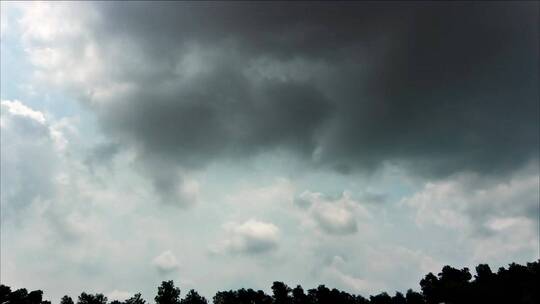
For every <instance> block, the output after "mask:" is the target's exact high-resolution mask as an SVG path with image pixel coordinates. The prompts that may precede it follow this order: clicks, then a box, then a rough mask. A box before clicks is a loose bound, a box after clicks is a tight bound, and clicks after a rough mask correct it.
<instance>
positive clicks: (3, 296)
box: [0, 285, 11, 303]
mask: <svg viewBox="0 0 540 304" xmlns="http://www.w3.org/2000/svg"><path fill="white" fill-rule="evenodd" d="M10 296H11V287H9V286H6V285H0V303H7V302H8V301H9V298H10Z"/></svg>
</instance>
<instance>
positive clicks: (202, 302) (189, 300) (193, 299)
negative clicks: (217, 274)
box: [180, 289, 208, 304]
mask: <svg viewBox="0 0 540 304" xmlns="http://www.w3.org/2000/svg"><path fill="white" fill-rule="evenodd" d="M180 303H181V304H208V301H206V299H205V298H204V297H202V296H200V295H199V294H198V293H197V292H196V291H195V290H193V289H191V290H190V291H189V292H188V293H187V294H186V297H185V298H183V299H182V300H181V301H180Z"/></svg>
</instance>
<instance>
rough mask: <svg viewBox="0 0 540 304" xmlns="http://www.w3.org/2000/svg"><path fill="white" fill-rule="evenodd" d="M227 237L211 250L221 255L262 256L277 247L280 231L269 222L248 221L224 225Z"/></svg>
mask: <svg viewBox="0 0 540 304" xmlns="http://www.w3.org/2000/svg"><path fill="white" fill-rule="evenodd" d="M224 229H225V231H226V234H227V237H226V239H225V240H224V241H222V242H219V243H218V244H217V245H216V246H215V247H214V248H213V249H212V250H213V251H214V252H218V253H219V252H221V253H244V254H262V253H267V252H270V251H272V250H275V249H276V248H277V247H278V245H279V240H280V230H279V228H278V227H277V226H276V225H274V224H272V223H269V222H263V221H259V220H255V219H250V220H248V221H246V222H244V223H235V222H229V223H227V224H225V225H224Z"/></svg>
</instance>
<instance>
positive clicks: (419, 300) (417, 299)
mask: <svg viewBox="0 0 540 304" xmlns="http://www.w3.org/2000/svg"><path fill="white" fill-rule="evenodd" d="M405 298H406V299H407V304H424V303H426V301H425V300H424V296H423V295H422V294H421V293H419V292H416V291H414V290H412V289H409V290H407V294H406V295H405Z"/></svg>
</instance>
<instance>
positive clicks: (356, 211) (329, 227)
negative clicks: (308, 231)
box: [294, 190, 371, 235]
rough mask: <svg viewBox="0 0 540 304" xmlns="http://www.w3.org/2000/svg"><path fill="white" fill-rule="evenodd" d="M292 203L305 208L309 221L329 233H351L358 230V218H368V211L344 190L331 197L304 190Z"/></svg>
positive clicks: (369, 215)
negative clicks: (337, 195)
mask: <svg viewBox="0 0 540 304" xmlns="http://www.w3.org/2000/svg"><path fill="white" fill-rule="evenodd" d="M294 203H295V204H296V205H297V206H300V207H302V208H307V213H308V214H309V216H310V219H309V220H311V221H313V222H315V223H316V225H317V227H319V228H320V229H322V230H323V231H324V232H326V233H329V234H341V235H346V234H353V233H356V232H357V231H358V224H357V220H358V219H366V218H370V217H371V214H370V212H369V211H368V210H367V209H366V208H365V207H364V206H362V205H361V203H359V202H358V201H356V200H354V199H353V198H352V197H351V194H350V193H349V192H348V191H344V192H343V193H342V194H341V196H340V197H338V198H331V197H327V196H325V195H324V194H322V193H318V192H311V191H307V190H306V191H304V192H302V193H301V194H300V195H299V196H298V197H296V199H295V200H294Z"/></svg>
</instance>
